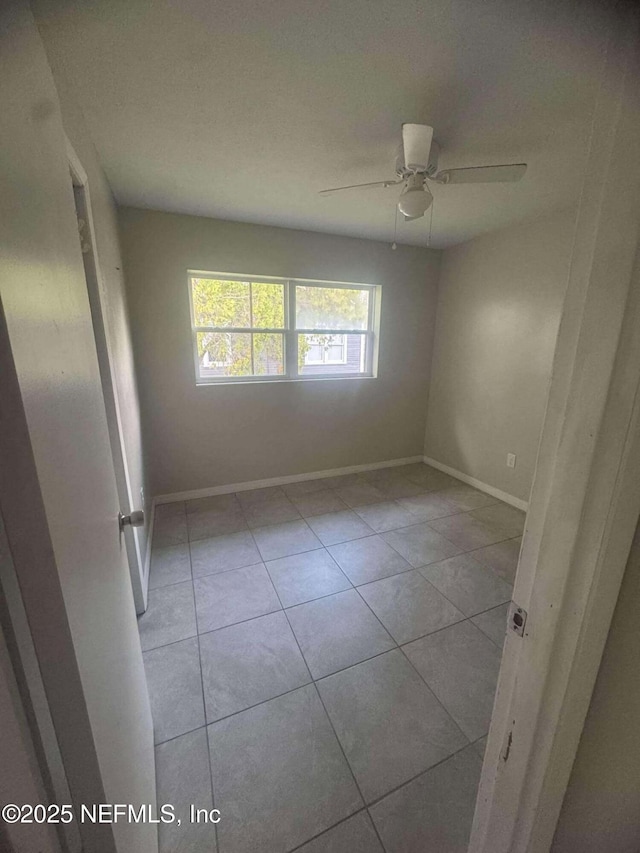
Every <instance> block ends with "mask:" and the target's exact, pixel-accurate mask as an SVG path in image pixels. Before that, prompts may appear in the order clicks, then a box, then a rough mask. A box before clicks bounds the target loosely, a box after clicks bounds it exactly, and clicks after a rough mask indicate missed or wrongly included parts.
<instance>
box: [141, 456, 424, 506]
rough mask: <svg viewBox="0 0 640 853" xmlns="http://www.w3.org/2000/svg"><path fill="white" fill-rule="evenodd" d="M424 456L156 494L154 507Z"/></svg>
mask: <svg viewBox="0 0 640 853" xmlns="http://www.w3.org/2000/svg"><path fill="white" fill-rule="evenodd" d="M422 461H423V459H422V456H407V457H405V458H404V459H390V460H387V461H386V462H369V463H367V464H366V465H348V466H347V467H346V468H329V469H326V470H325V471H312V472H310V473H309V474H290V475H289V476H288V477H269V478H268V479H266V480H251V481H250V482H248V483H230V484H229V485H226V486H212V487H211V488H208V489H194V490H192V491H188V492H174V493H173V494H169V495H156V497H155V498H154V499H153V505H154V507H155V506H157V505H158V504H169V503H173V502H174V501H190V500H193V499H194V498H208V497H211V496H212V495H228V494H231V493H232V492H245V491H248V490H249V489H264V488H267V487H268V486H285V485H287V484H288V483H301V482H303V481H304V480H322V479H325V478H327V477H339V476H341V475H342V474H359V473H360V472H361V471H376V470H377V469H378V468H394V467H395V466H396V465H410V464H411V463H413V462H422Z"/></svg>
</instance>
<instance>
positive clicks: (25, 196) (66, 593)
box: [0, 0, 157, 853]
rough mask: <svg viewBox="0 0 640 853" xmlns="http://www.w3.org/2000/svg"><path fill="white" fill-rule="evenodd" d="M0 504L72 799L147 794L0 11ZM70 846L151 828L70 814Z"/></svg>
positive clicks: (60, 251)
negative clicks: (73, 834)
mask: <svg viewBox="0 0 640 853" xmlns="http://www.w3.org/2000/svg"><path fill="white" fill-rule="evenodd" d="M0 54H1V55H2V73H1V74H0V114H1V115H2V145H1V146H0V187H1V190H0V297H1V308H2V310H0V377H1V381H0V511H1V512H2V516H3V520H4V524H5V528H6V534H7V539H8V542H9V547H10V549H11V554H12V558H13V562H14V565H15V571H16V575H17V578H18V582H19V584H20V591H21V595H22V599H23V601H24V605H25V610H26V613H27V616H28V619H29V625H30V627H31V632H32V636H33V641H34V646H35V650H36V654H37V656H38V664H39V668H40V673H41V675H42V680H43V683H44V686H45V690H46V696H47V701H48V704H49V707H50V710H51V717H52V720H53V724H54V727H55V733H56V738H57V742H58V744H59V746H60V753H61V756H62V760H63V762H64V771H65V773H66V777H67V779H68V782H69V788H70V790H71V794H72V797H73V799H74V803H75V805H76V806H77V807H78V806H79V804H80V803H81V802H85V803H92V802H100V801H102V802H107V803H131V804H137V805H140V804H144V803H154V802H155V770H154V753H153V732H152V722H151V713H150V708H149V700H148V696H147V690H146V684H145V677H144V667H143V662H142V653H141V650H140V643H139V639H138V633H137V625H136V614H135V608H134V603H133V596H132V592H131V583H130V579H129V569H128V562H127V555H126V550H125V548H124V546H123V544H122V543H121V539H120V535H119V530H118V521H117V516H118V510H119V501H118V493H117V489H116V482H115V476H114V467H113V459H112V455H111V448H110V442H109V431H108V427H107V421H106V416H105V403H104V399H103V396H102V387H101V381H100V372H99V368H98V360H97V355H96V343H95V340H94V335H93V328H92V322H91V311H90V307H89V301H88V296H87V287H86V282H85V275H84V269H83V262H82V255H81V252H80V246H79V242H78V234H77V224H76V216H75V210H74V198H73V190H72V185H71V182H70V180H69V166H68V160H67V151H66V140H65V136H64V132H63V128H62V123H61V118H60V112H59V105H58V101H57V93H56V90H55V87H54V83H53V79H52V77H51V73H50V70H49V66H48V64H47V61H46V56H45V53H44V49H43V46H42V43H41V41H40V38H39V35H38V32H37V28H36V26H35V24H34V21H33V18H32V16H31V12H30V10H29V7H28V4H27V3H26V2H25V0H9V2H5V3H3V4H2V5H1V6H0ZM79 829H80V833H81V835H82V841H83V849H84V850H85V853H156V851H157V833H156V827H155V826H154V825H153V824H149V823H129V822H122V821H118V822H117V823H108V824H91V823H87V822H85V823H83V824H79Z"/></svg>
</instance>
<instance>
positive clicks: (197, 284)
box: [191, 278, 251, 328]
mask: <svg viewBox="0 0 640 853" xmlns="http://www.w3.org/2000/svg"><path fill="white" fill-rule="evenodd" d="M191 290H192V293H193V314H194V317H195V325H196V326H229V327H234V326H235V327H236V328H242V327H248V326H249V325H250V321H251V310H250V303H249V284H248V282H244V281H220V280H219V279H214V278H192V279H191Z"/></svg>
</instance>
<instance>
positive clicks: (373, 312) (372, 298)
mask: <svg viewBox="0 0 640 853" xmlns="http://www.w3.org/2000/svg"><path fill="white" fill-rule="evenodd" d="M193 278H215V279H219V280H221V281H229V282H242V283H244V282H247V281H254V282H267V283H271V284H280V285H282V286H283V288H284V322H285V325H284V327H283V328H277V329H275V328H274V329H256V328H251V327H246V328H245V327H242V328H240V327H238V328H235V327H234V328H231V327H228V326H196V324H195V313H194V306H193V290H192V285H191V280H192V279H193ZM296 285H299V286H302V287H329V288H332V289H334V288H344V289H346V290H367V291H369V315H368V318H367V328H366V329H306V328H300V329H298V328H296V326H295V317H296ZM187 289H188V292H189V309H190V320H191V338H192V350H193V362H194V368H195V374H196V385H229V384H232V385H233V384H244V383H247V382H249V383H253V382H316V381H326V380H339V379H373V378H376V376H377V369H378V350H379V336H380V305H381V301H382V289H381V286H380V285H375V284H362V283H360V282H344V281H329V280H316V279H302V278H296V279H293V278H278V277H275V276H262V275H253V274H246V275H245V274H242V275H238V273H225V272H212V271H209V270H207V271H204V270H188V272H187ZM201 332H222V333H225V332H226V333H234V332H236V333H245V334H248V333H252V332H253V333H267V334H268V333H271V334H281V335H282V336H283V346H284V373H283V374H279V375H270V376H254V375H250V376H212V377H203V376H201V375H200V359H199V356H198V337H197V336H198V333H201ZM300 335H342V336H344V347H345V361H344V362H340V363H341V364H346V363H347V360H346V353H347V335H363V336H365V337H366V345H365V358H364V370H360V371H357V372H352V373H330V372H327V373H324V372H316V371H314V372H313V373H312V374H307V375H305V374H304V373H300V372H299V371H298V337H299V336H300ZM323 364H326V366H327V367H330V366H331V365H335V364H338V362H334V361H332V362H320V363H318V364H315V363H314V364H308V365H307V366H308V367H321V366H322V365H323Z"/></svg>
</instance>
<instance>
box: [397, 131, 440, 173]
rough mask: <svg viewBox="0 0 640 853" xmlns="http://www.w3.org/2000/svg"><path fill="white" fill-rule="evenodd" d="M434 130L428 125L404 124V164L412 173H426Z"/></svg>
mask: <svg viewBox="0 0 640 853" xmlns="http://www.w3.org/2000/svg"><path fill="white" fill-rule="evenodd" d="M432 140H433V128H432V127H429V125H428V124H403V125H402V148H403V151H404V164H405V166H406V167H407V169H410V170H411V171H412V172H424V171H426V169H427V166H428V165H429V151H431V142H432Z"/></svg>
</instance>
